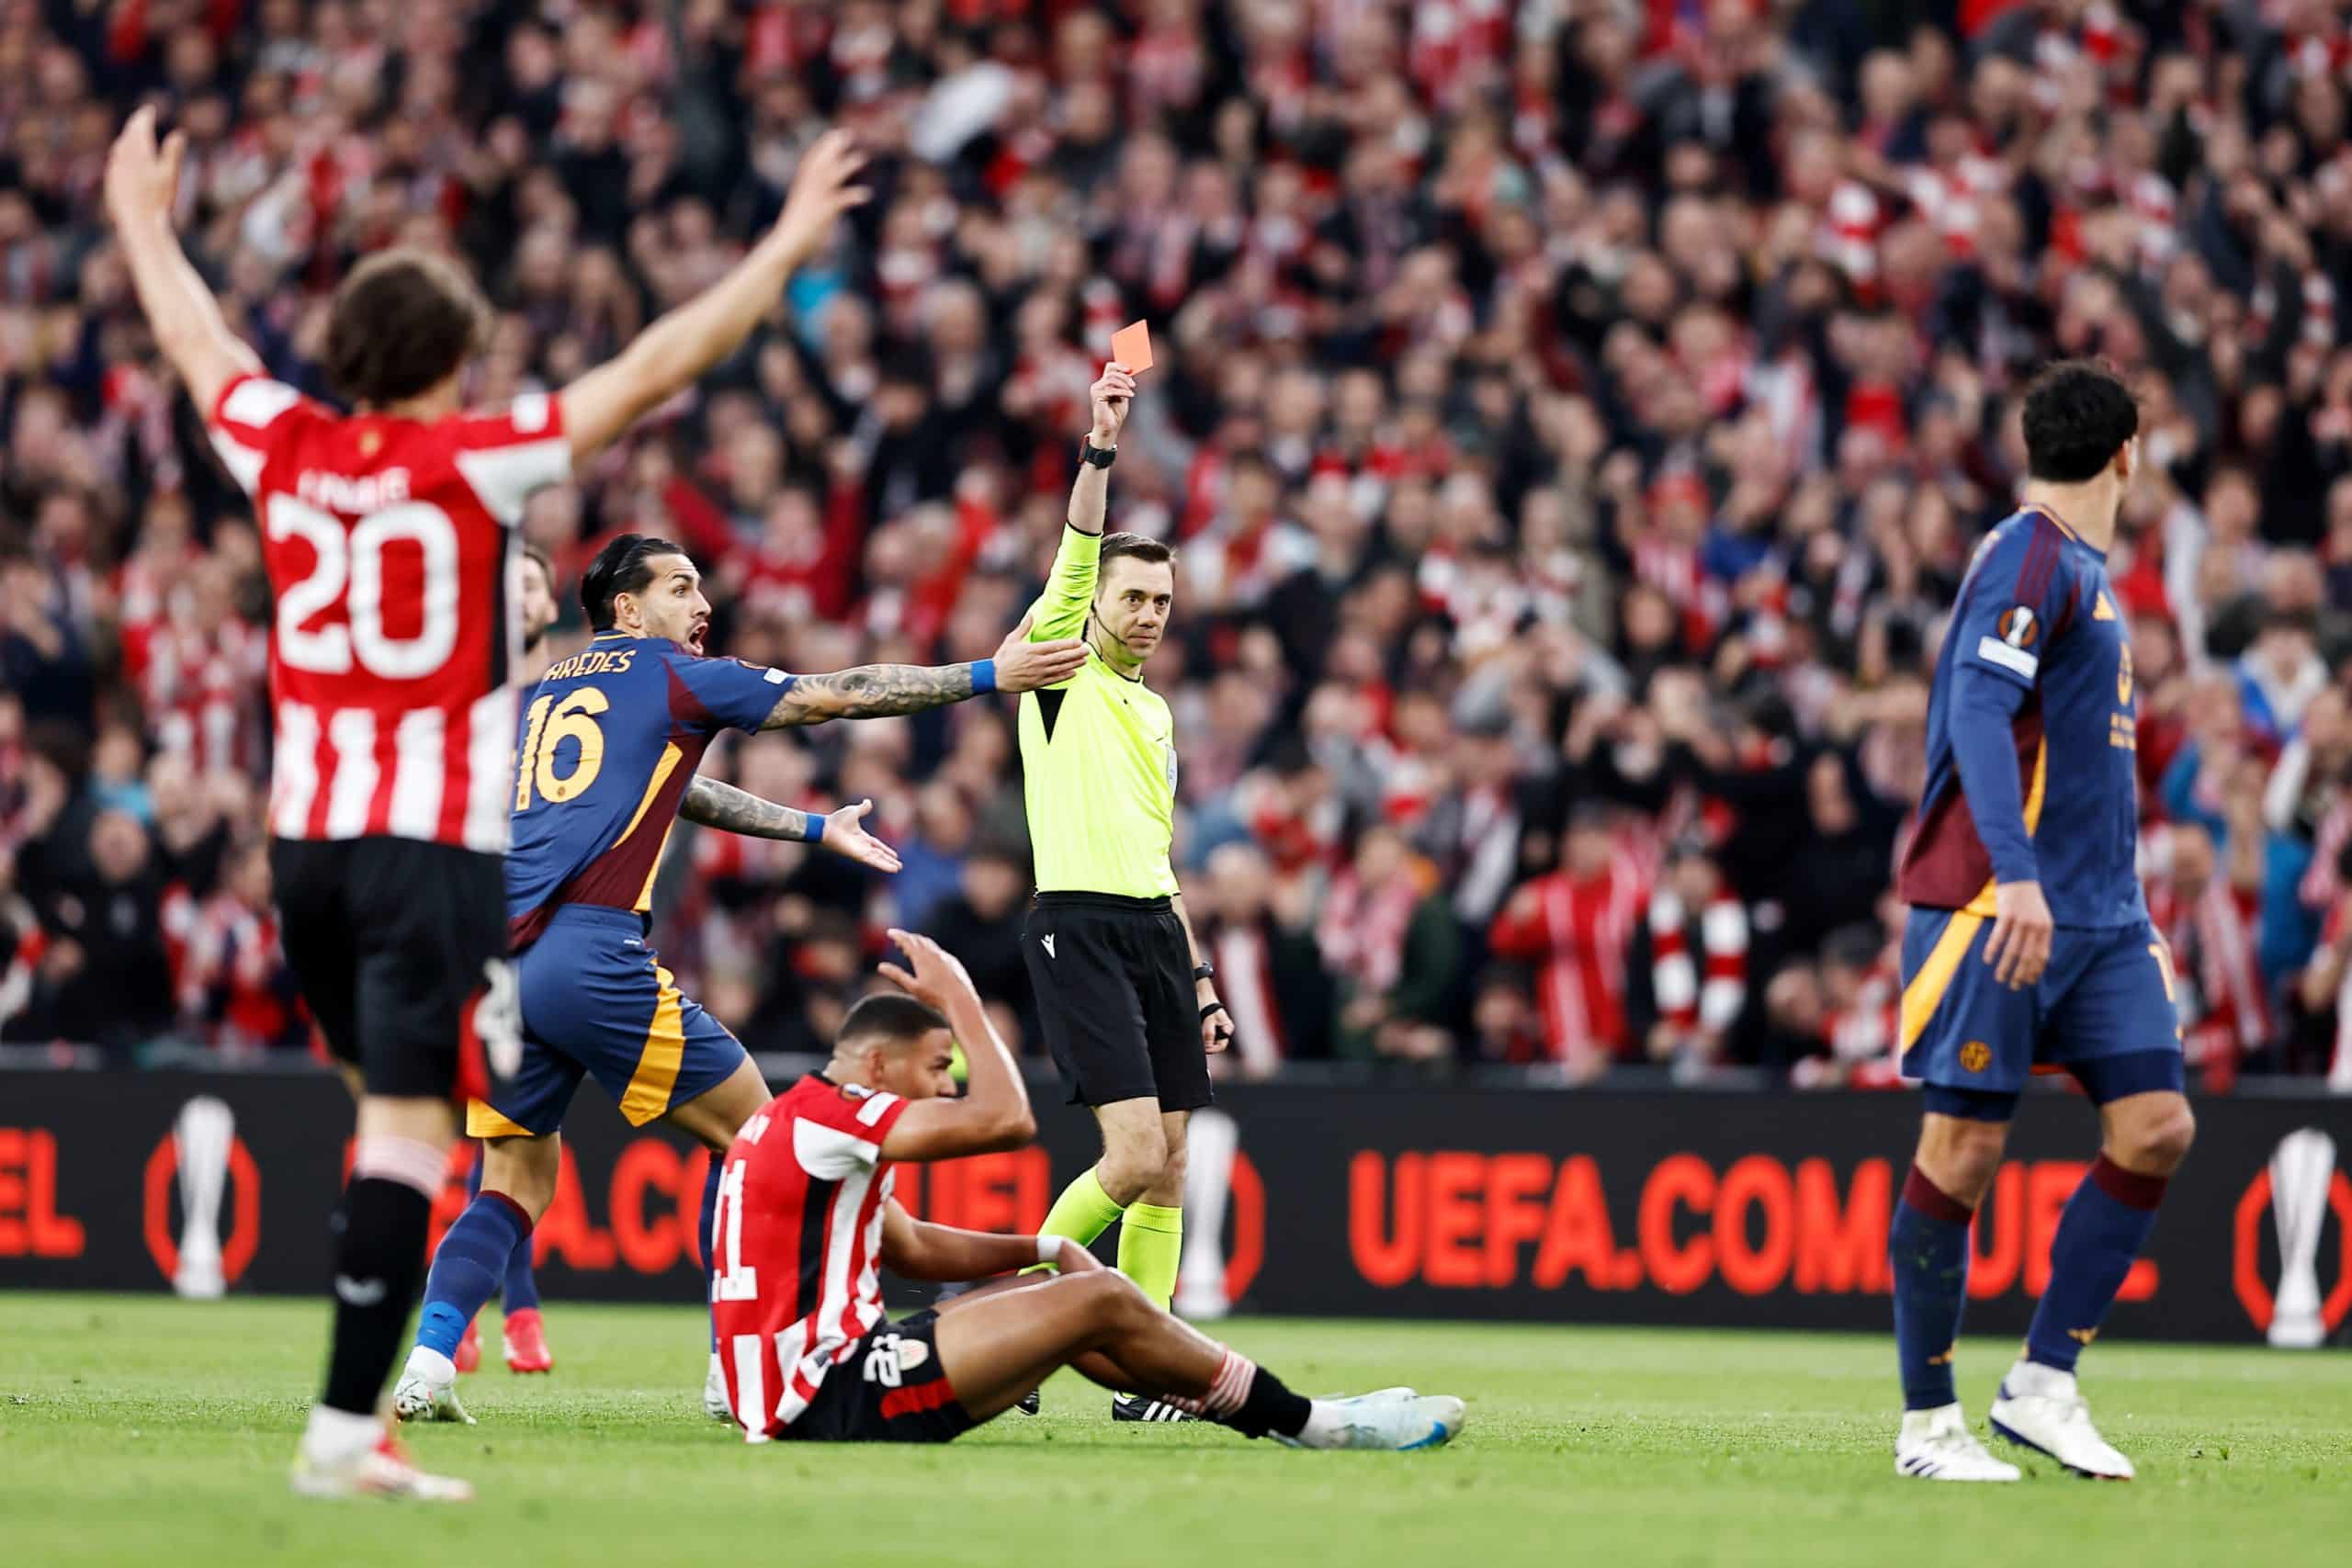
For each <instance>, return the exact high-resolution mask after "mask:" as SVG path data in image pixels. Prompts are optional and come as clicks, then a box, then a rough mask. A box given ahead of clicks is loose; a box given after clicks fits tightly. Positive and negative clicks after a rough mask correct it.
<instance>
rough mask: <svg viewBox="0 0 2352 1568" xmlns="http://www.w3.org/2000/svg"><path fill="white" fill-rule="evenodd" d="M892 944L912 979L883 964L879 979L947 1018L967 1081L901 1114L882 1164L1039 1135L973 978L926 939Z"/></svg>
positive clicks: (1013, 1144) (1009, 1145) (903, 934)
mask: <svg viewBox="0 0 2352 1568" xmlns="http://www.w3.org/2000/svg"><path fill="white" fill-rule="evenodd" d="M890 939H891V940H892V941H893V942H897V943H898V944H899V950H900V951H901V952H903V953H905V954H906V955H907V962H908V964H910V966H911V969H912V972H911V973H910V972H909V971H908V970H906V969H901V968H899V966H898V965H897V964H884V965H882V977H883V978H884V979H886V980H888V981H889V982H890V983H891V984H892V985H894V986H896V987H899V989H900V990H902V991H904V992H906V993H907V994H908V995H909V996H910V997H912V998H915V999H916V1000H917V1001H919V1002H922V1003H925V1004H926V1005H928V1006H930V1007H933V1008H935V1009H937V1010H939V1011H940V1012H941V1013H943V1014H944V1015H945V1017H946V1019H947V1027H948V1029H949V1030H950V1031H951V1032H953V1033H954V1034H955V1037H956V1043H958V1044H960V1045H962V1046H963V1047H964V1063H965V1068H966V1071H967V1072H968V1073H969V1074H970V1077H969V1079H968V1081H967V1085H966V1087H965V1091H964V1094H963V1097H962V1098H961V1099H958V1100H917V1101H915V1102H914V1103H913V1104H911V1105H910V1106H908V1107H907V1108H906V1110H905V1111H901V1112H900V1113H899V1119H898V1121H897V1122H894V1123H893V1124H892V1126H891V1128H890V1134H889V1136H888V1138H886V1139H885V1140H884V1141H883V1144H882V1153H883V1156H884V1157H886V1158H888V1159H911V1160H933V1159H954V1158H955V1157H956V1156H958V1155H977V1154H987V1153H989V1151H991V1150H996V1149H1017V1148H1019V1147H1021V1145H1023V1144H1025V1143H1027V1142H1028V1141H1029V1140H1030V1139H1031V1138H1033V1137H1035V1136H1036V1134H1037V1122H1036V1120H1035V1117H1033V1116H1032V1115H1031V1114H1030V1111H1029V1090H1028V1088H1027V1086H1025V1085H1024V1084H1023V1083H1022V1081H1021V1072H1020V1069H1019V1068H1017V1067H1015V1066H1013V1065H1012V1052H1011V1051H1010V1050H1008V1049H1006V1048H1005V1043H1004V1040H1003V1038H1002V1037H1001V1036H1000V1035H999V1034H998V1033H997V1032H996V1026H995V1025H994V1024H992V1023H990V1022H989V1015H988V1013H987V1011H986V1010H983V1009H982V1008H981V1006H980V994H979V992H978V991H977V990H975V989H973V988H972V976H970V975H968V974H967V973H966V972H965V970H964V965H963V964H960V963H958V962H956V957H955V955H954V954H952V953H949V952H948V951H947V950H946V949H944V948H943V947H941V946H940V945H939V944H938V943H937V942H933V941H932V940H931V939H930V938H929V937H927V936H917V935H915V933H914V932H912V931H892V932H891V933H890ZM1027 1261H1030V1262H1035V1261H1036V1258H1035V1257H1034V1256H1033V1257H1032V1258H1029V1259H1028V1260H1027Z"/></svg>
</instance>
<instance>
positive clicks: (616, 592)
mask: <svg viewBox="0 0 2352 1568" xmlns="http://www.w3.org/2000/svg"><path fill="white" fill-rule="evenodd" d="M685 553H686V552H685V551H684V550H682V549H680V548H679V547H677V546H675V545H673V544H672V543H671V542H670V541H669V540H667V539H657V538H655V537H653V536H651V535H650V534H623V535H622V536H620V537H619V538H617V539H615V540H614V541H613V542H612V543H610V544H608V545H606V546H605V547H604V548H603V549H601V550H598V551H597V552H596V558H595V559H594V560H593V561H590V562H589V563H588V570H586V571H583V572H582V573H581V574H580V607H581V608H582V610H585V611H586V612H588V627H589V629H590V630H591V631H599V632H608V631H611V630H612V629H613V601H614V600H616V599H617V598H619V597H620V596H621V595H622V594H624V593H642V592H645V590H646V587H647V585H648V584H650V582H651V581H653V562H654V561H655V560H657V559H659V558H662V557H663V556H682V555H684V554H685ZM549 581H553V580H552V579H550V580H549Z"/></svg>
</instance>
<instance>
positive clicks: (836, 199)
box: [775, 130, 874, 256]
mask: <svg viewBox="0 0 2352 1568" xmlns="http://www.w3.org/2000/svg"><path fill="white" fill-rule="evenodd" d="M863 168H865V153H863V152H859V151H858V149H857V143H856V141H854V139H853V138H852V137H851V136H850V133H849V132H848V131H846V130H829V131H827V132H825V134H824V135H822V136H820V137H819V138H817V140H816V141H814V142H813V143H811V144H810V146H809V151H807V152H803V153H802V154H801V155H800V167H799V168H798V169H797V170H795V171H794V173H793V175H792V193H791V194H790V195H789V196H787V197H785V201H784V211H783V213H782V214H781V215H780V216H779V217H778V218H777V219H776V220H775V231H776V233H777V234H778V235H780V236H782V237H783V238H784V239H785V241H786V243H789V244H790V245H791V247H792V249H793V251H794V252H795V253H796V254H799V255H804V256H805V255H809V254H813V253H814V252H815V251H816V250H817V248H818V247H819V246H820V245H821V244H823V243H825V239H826V237H827V236H828V235H830V234H831V232H832V231H833V224H834V223H835V222H836V221H838V220H840V218H841V216H842V213H844V212H847V211H848V210H849V209H851V208H853V207H862V206H864V205H865V201H866V199H867V197H871V196H872V195H873V194H874V193H873V192H872V191H870V190H868V189H867V188H866V187H865V186H861V185H854V184H852V183H851V182H853V181H854V180H855V179H856V178H857V175H858V171H859V170H861V169H863Z"/></svg>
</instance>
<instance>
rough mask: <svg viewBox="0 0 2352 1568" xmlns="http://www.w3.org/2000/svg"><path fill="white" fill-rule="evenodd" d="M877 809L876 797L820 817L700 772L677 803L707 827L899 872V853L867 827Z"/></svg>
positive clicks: (685, 815) (685, 814) (680, 809)
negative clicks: (810, 846) (806, 846)
mask: <svg viewBox="0 0 2352 1568" xmlns="http://www.w3.org/2000/svg"><path fill="white" fill-rule="evenodd" d="M873 809H874V803H873V802H872V801H870V800H861V801H859V802H858V803H857V804H856V805H854V806H844V807H842V808H841V809H840V810H839V811H836V812H834V813H833V814H832V815H831V816H830V817H818V816H813V815H811V814H810V813H809V812H806V811H796V810H794V809H793V808H792V807H789V806H778V805H776V804H775V802H774V801H771V800H762V799H761V798H760V797H759V796H758V795H752V794H751V793H750V792H748V791H746V790H740V789H737V788H736V787H735V786H734V785H733V784H720V783H719V782H718V780H717V779H706V778H702V777H699V776H697V777H696V778H695V782H694V783H692V784H688V785H687V786H686V794H685V798H684V799H683V800H681V801H679V802H678V815H679V816H681V817H683V818H685V819H686V820H687V821H689V822H697V823H700V824H701V825H702V826H704V827H706V828H717V829H720V830H721V831H722V832H728V833H741V834H743V835H744V836H745V837H747V838H753V839H787V840H799V841H801V842H807V843H815V844H817V845H819V846H820V847H821V848H824V849H828V850H831V851H832V852H833V853H835V854H837V855H840V856H841V857H842V859H844V860H849V861H854V862H856V863H858V864H859V865H867V866H872V867H873V868H874V869H875V870H876V871H887V872H895V871H897V870H898V869H899V852H897V851H896V850H894V849H892V848H891V847H890V846H889V845H888V844H886V843H884V842H883V841H882V840H879V839H877V838H876V837H875V836H874V835H873V834H871V833H869V832H867V831H866V830H865V815H866V813H867V812H869V811H872V810H873Z"/></svg>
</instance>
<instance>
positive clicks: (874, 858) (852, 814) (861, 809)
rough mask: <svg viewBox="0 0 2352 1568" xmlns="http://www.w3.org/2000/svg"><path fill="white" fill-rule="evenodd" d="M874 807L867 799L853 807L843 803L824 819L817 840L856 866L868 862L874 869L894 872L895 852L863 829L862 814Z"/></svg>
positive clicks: (897, 866)
mask: <svg viewBox="0 0 2352 1568" xmlns="http://www.w3.org/2000/svg"><path fill="white" fill-rule="evenodd" d="M873 809H874V803H873V802H872V801H870V800H861V801H859V802H858V803H857V804H856V805H855V806H844V807H842V808H841V809H840V810H839V811H835V812H832V813H831V814H830V815H828V816H827V817H826V818H825V836H824V837H823V838H822V839H820V840H818V842H819V843H820V844H821V845H822V846H823V847H824V848H826V849H829V850H831V851H832V852H833V853H835V854H837V855H840V856H841V857H842V859H844V860H851V861H855V862H856V863H858V864H860V865H870V866H872V867H873V868H874V869H875V870H876V871H886V872H895V871H897V870H898V869H899V852H898V851H896V850H894V849H892V848H891V847H890V846H889V845H888V844H886V843H884V842H883V841H882V840H879V839H877V838H876V837H875V836H874V835H873V834H871V833H869V832H867V831H866V830H865V827H864V825H863V819H864V818H865V814H866V813H867V812H869V811H871V810H873Z"/></svg>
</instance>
